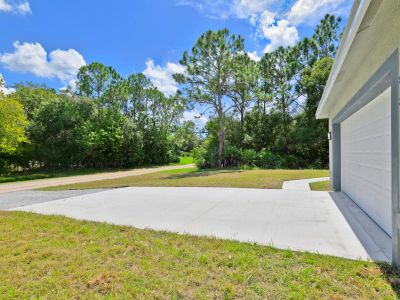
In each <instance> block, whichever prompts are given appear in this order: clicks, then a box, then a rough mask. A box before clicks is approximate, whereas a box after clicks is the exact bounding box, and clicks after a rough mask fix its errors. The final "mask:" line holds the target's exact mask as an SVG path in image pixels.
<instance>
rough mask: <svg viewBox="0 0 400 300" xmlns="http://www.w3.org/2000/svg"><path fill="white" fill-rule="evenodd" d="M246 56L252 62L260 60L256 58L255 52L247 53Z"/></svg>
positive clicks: (258, 57)
mask: <svg viewBox="0 0 400 300" xmlns="http://www.w3.org/2000/svg"><path fill="white" fill-rule="evenodd" d="M247 55H248V56H249V57H250V59H251V60H254V61H256V62H259V61H260V60H261V57H260V56H258V54H257V51H253V52H247Z"/></svg>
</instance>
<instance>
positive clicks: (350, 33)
mask: <svg viewBox="0 0 400 300" xmlns="http://www.w3.org/2000/svg"><path fill="white" fill-rule="evenodd" d="M371 1H372V0H360V1H359V2H358V1H357V0H356V1H355V3H354V5H357V4H356V3H357V2H358V6H357V8H356V7H354V6H353V9H352V12H353V11H355V12H354V16H353V18H351V19H350V20H349V21H348V23H347V25H346V30H345V34H344V35H343V38H342V40H341V42H340V45H339V49H338V52H337V53H336V57H335V61H334V63H333V66H332V70H331V73H330V74H329V78H328V81H327V83H326V86H325V89H324V93H323V94H322V98H321V101H320V103H319V105H318V109H317V112H316V117H317V119H323V118H327V117H328V114H327V112H322V110H323V108H324V106H325V105H326V103H327V102H328V99H329V95H330V94H331V91H332V89H333V87H334V85H335V82H336V79H337V77H338V75H339V73H340V70H341V69H342V66H343V63H344V61H345V59H346V57H347V54H348V52H349V50H350V48H351V45H352V44H353V41H354V38H355V37H356V35H357V32H358V28H359V27H360V25H361V23H362V21H363V19H364V16H365V14H366V12H367V9H368V7H369V5H370V3H371Z"/></svg>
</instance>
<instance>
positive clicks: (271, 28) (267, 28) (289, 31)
mask: <svg viewBox="0 0 400 300" xmlns="http://www.w3.org/2000/svg"><path fill="white" fill-rule="evenodd" d="M262 32H263V34H264V37H265V38H267V39H269V40H270V43H269V44H268V45H267V46H266V47H265V49H264V52H272V51H274V50H275V49H276V48H278V47H280V46H293V45H295V44H296V43H297V42H298V41H299V39H300V38H299V33H298V31H297V28H296V27H295V26H290V25H289V21H288V20H285V19H283V20H279V21H277V22H275V23H273V24H269V25H264V26H263V27H262Z"/></svg>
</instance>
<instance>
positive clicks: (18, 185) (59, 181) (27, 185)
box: [0, 164, 194, 194]
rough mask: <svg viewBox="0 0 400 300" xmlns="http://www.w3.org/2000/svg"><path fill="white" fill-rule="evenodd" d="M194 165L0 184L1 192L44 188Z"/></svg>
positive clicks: (185, 166) (186, 166) (187, 166)
mask: <svg viewBox="0 0 400 300" xmlns="http://www.w3.org/2000/svg"><path fill="white" fill-rule="evenodd" d="M193 166H194V165H192V164H189V165H180V166H165V167H156V168H142V169H134V170H129V171H118V172H108V173H99V174H92V175H78V176H70V177H58V178H48V179H37V180H29V181H19V182H11V183H2V184H0V194H4V193H10V192H18V191H26V190H33V189H39V188H44V187H49V186H57V185H64V184H72V183H81V182H90V181H97V180H104V179H114V178H121V177H127V176H138V175H144V174H149V173H154V172H159V171H166V170H175V169H184V168H191V167H193Z"/></svg>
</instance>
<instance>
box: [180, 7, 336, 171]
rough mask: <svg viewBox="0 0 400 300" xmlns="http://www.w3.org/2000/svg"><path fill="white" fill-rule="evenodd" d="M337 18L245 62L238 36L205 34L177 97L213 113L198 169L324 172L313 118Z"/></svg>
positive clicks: (324, 151)
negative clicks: (251, 167)
mask: <svg viewBox="0 0 400 300" xmlns="http://www.w3.org/2000/svg"><path fill="white" fill-rule="evenodd" d="M340 22H341V19H340V18H336V17H335V16H332V15H326V16H325V17H324V18H323V19H322V20H321V22H320V23H319V24H318V25H317V26H316V28H315V32H314V34H313V35H312V37H311V38H304V39H303V40H301V41H300V42H299V43H298V44H297V45H295V46H293V47H280V48H278V49H276V50H275V51H273V52H271V53H265V54H264V55H263V57H261V59H260V61H258V62H256V61H253V60H252V59H250V57H249V56H248V54H247V53H246V52H245V51H244V40H243V38H242V37H241V36H236V35H231V34H230V33H229V31H228V30H227V29H224V30H219V31H208V32H205V33H204V34H203V35H201V37H200V38H199V39H198V41H197V42H196V44H195V45H194V47H193V48H192V50H191V51H190V53H189V52H185V53H184V54H183V58H182V59H181V61H180V63H181V65H182V66H184V67H185V68H186V72H185V73H183V74H176V75H175V80H176V81H177V82H179V83H180V84H181V89H182V91H183V95H184V96H185V98H186V99H188V101H189V102H191V103H196V104H198V105H201V106H203V107H205V109H206V110H209V111H211V112H212V115H213V116H214V117H213V118H212V119H211V121H210V122H209V123H208V124H207V130H208V138H207V140H206V141H205V142H204V143H203V145H202V146H201V147H199V148H198V149H196V151H195V157H196V160H197V162H198V164H199V165H203V166H211V167H214V166H218V167H223V166H234V165H240V164H250V165H255V166H260V167H289V168H306V167H315V168H322V167H327V166H328V141H327V132H328V124H327V122H326V121H325V120H316V119H315V112H316V109H317V106H318V103H319V100H320V98H321V96H322V93H323V90H324V86H325V83H326V81H327V79H328V76H329V73H330V69H331V67H332V64H333V58H334V56H335V53H336V49H337V45H338V41H339V36H340V33H339V25H340Z"/></svg>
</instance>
